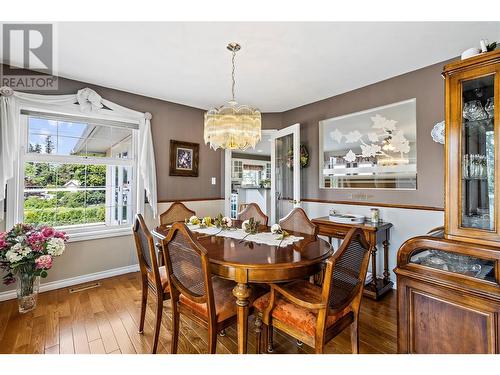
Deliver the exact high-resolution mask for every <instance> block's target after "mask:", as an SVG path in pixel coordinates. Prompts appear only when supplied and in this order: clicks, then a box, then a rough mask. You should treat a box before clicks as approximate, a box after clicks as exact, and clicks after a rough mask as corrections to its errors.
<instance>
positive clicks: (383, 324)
mask: <svg viewBox="0 0 500 375" xmlns="http://www.w3.org/2000/svg"><path fill="white" fill-rule="evenodd" d="M138 277H139V273H132V274H127V275H122V276H117V277H112V278H109V279H104V280H100V283H101V286H100V287H97V288H94V289H88V290H83V291H81V292H76V293H69V291H68V288H64V289H59V290H54V291H50V292H45V293H41V294H40V295H39V300H38V307H37V308H36V310H35V311H32V312H30V313H27V314H24V315H20V314H19V313H18V311H17V301H16V300H10V301H5V302H1V303H0V353H46V354H57V353H82V354H83V353H85V354H88V353H109V354H117V353H124V354H125V353H127V354H128V353H149V352H150V350H151V342H152V334H153V323H154V316H155V313H154V311H155V306H154V300H153V298H149V299H148V309H147V313H146V323H145V327H144V334H143V335H141V334H139V333H138V328H137V327H138V320H139V311H140V286H139V285H140V283H139V278H138ZM164 311H165V313H164V314H163V323H162V330H161V334H160V342H159V345H158V353H168V352H169V351H170V342H171V334H170V323H171V320H170V301H166V302H165V310H164ZM396 314H397V312H396V293H395V291H392V292H391V293H389V294H388V295H387V296H386V297H385V298H383V299H382V300H381V301H378V302H375V301H372V300H369V299H367V298H365V299H363V302H362V304H361V319H360V326H359V332H360V352H361V353H396ZM250 320H251V321H250V322H249V328H250V332H249V342H248V350H249V353H255V345H254V342H255V339H254V334H253V318H250ZM274 344H275V353H312V352H313V351H312V349H311V348H309V347H307V346H306V345H303V346H302V347H298V346H297V345H296V342H295V340H294V339H292V338H291V337H289V336H286V335H284V334H282V333H280V332H279V331H276V333H275V339H274ZM206 352H207V332H206V330H205V329H203V328H201V327H199V326H197V325H196V324H195V323H193V322H191V321H189V320H187V319H182V318H181V324H180V337H179V353H189V354H196V353H206ZM236 352H237V341H236V329H235V327H231V328H229V329H228V330H227V335H226V336H224V337H219V338H218V343H217V353H236ZM326 352H327V353H350V352H351V349H350V336H349V329H346V330H345V332H343V333H342V334H341V335H339V336H337V337H336V338H335V339H334V340H332V341H331V342H330V343H329V344H328V346H327V348H326Z"/></svg>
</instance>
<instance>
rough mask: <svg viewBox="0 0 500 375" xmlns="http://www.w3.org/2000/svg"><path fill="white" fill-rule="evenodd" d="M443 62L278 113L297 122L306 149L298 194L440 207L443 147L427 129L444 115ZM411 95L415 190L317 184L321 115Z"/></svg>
mask: <svg viewBox="0 0 500 375" xmlns="http://www.w3.org/2000/svg"><path fill="white" fill-rule="evenodd" d="M444 64H445V63H444V62H443V63H439V64H436V65H432V66H429V67H426V68H423V69H419V70H416V71H413V72H410V73H407V74H404V75H401V76H397V77H394V78H391V79H388V80H385V81H382V82H378V83H375V84H373V85H370V86H366V87H363V88H360V89H357V90H354V91H350V92H347V93H345V94H341V95H337V96H334V97H331V98H328V99H325V100H322V101H319V102H315V103H311V104H308V105H305V106H302V107H299V108H295V109H292V110H289V111H286V112H284V113H282V114H281V117H282V124H283V127H285V126H288V125H292V124H295V123H300V125H301V143H303V144H305V145H306V146H307V148H308V150H309V155H310V163H309V167H307V168H305V169H302V178H301V180H302V187H301V190H302V191H301V195H302V198H303V199H304V198H306V199H307V198H308V199H323V200H332V201H366V202H372V203H392V204H400V205H421V206H431V207H443V205H444V147H443V145H440V144H437V143H435V142H434V141H433V140H432V138H431V135H430V132H431V129H432V127H433V126H434V124H436V123H437V122H439V121H442V120H444V80H443V79H442V77H441V75H440V74H441V70H442V68H443V65H444ZM368 66H369V65H368ZM411 98H416V99H417V190H414V191H403V190H373V189H370V190H368V189H366V190H363V189H345V190H333V189H320V188H319V176H318V141H319V128H318V126H319V121H321V120H324V119H327V118H331V117H336V116H341V115H346V114H349V113H353V112H358V111H362V110H366V109H370V108H374V107H378V106H382V105H386V104H391V103H395V102H399V101H402V100H405V99H411Z"/></svg>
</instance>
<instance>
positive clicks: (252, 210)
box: [237, 203, 269, 226]
mask: <svg viewBox="0 0 500 375" xmlns="http://www.w3.org/2000/svg"><path fill="white" fill-rule="evenodd" d="M252 217H253V218H254V219H255V220H256V221H260V223H261V224H262V225H266V226H267V222H268V221H269V218H268V217H267V216H266V214H265V213H264V212H262V210H261V209H260V207H259V205H258V204H257V203H249V204H248V205H247V206H246V207H245V209H244V210H243V211H241V212H239V213H238V215H237V218H238V220H241V221H244V220H248V219H250V218H252Z"/></svg>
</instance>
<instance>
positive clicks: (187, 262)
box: [162, 223, 236, 354]
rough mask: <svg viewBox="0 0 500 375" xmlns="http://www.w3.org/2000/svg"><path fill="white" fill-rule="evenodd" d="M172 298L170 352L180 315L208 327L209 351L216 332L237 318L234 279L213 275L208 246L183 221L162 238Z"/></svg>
mask: <svg viewBox="0 0 500 375" xmlns="http://www.w3.org/2000/svg"><path fill="white" fill-rule="evenodd" d="M162 248H163V251H162V253H163V257H164V262H165V265H166V267H167V275H168V280H169V285H170V293H171V296H172V297H171V298H172V300H171V302H172V348H171V352H172V353H177V344H178V340H179V315H180V314H185V315H186V316H187V317H189V318H190V319H192V320H193V321H195V322H196V323H198V324H200V325H201V326H203V327H205V328H207V329H208V352H209V353H211V354H213V353H215V352H216V346H217V332H219V331H221V330H224V329H225V328H226V327H228V326H229V325H231V324H234V323H235V322H236V304H235V303H234V297H233V294H232V290H233V288H234V286H235V283H234V282H232V281H228V280H224V279H221V278H218V277H214V276H212V275H211V272H210V265H209V259H208V256H207V250H206V249H205V248H204V247H203V246H201V245H200V243H199V242H198V241H197V240H196V237H195V236H194V235H193V234H192V232H191V231H190V230H189V229H188V228H187V227H186V225H185V224H184V223H174V224H173V225H172V228H171V229H170V231H169V233H168V235H167V238H166V239H165V240H163V241H162Z"/></svg>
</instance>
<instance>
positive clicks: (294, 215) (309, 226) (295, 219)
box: [279, 207, 318, 235]
mask: <svg viewBox="0 0 500 375" xmlns="http://www.w3.org/2000/svg"><path fill="white" fill-rule="evenodd" d="M279 224H280V227H281V228H282V229H283V230H286V231H290V232H298V233H304V234H310V235H316V234H318V227H317V226H316V225H314V224H313V223H312V222H311V220H309V218H308V217H307V214H306V213H305V211H304V210H303V209H302V208H300V207H296V208H294V209H293V210H292V211H290V213H289V214H288V215H286V216H285V217H284V218H283V219H281V220H280V221H279Z"/></svg>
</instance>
